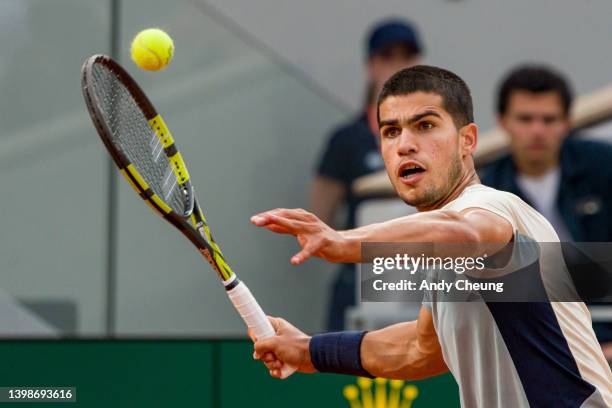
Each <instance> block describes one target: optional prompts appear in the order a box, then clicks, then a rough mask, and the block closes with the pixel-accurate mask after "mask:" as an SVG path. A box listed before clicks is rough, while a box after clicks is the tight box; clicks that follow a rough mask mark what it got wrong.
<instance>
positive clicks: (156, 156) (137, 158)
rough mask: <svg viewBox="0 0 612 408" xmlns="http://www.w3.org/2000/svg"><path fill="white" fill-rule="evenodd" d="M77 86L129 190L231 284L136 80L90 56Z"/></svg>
mask: <svg viewBox="0 0 612 408" xmlns="http://www.w3.org/2000/svg"><path fill="white" fill-rule="evenodd" d="M81 87H82V89H83V95H84V97H85V104H86V106H87V110H88V112H89V115H90V116H91V119H92V121H93V123H94V126H95V128H96V130H97V132H98V135H99V136H100V139H102V142H103V143H104V145H105V146H106V149H107V150H108V152H109V153H110V155H111V157H112V158H113V160H114V162H115V164H116V165H117V167H118V168H119V170H120V171H121V173H122V174H123V175H124V177H125V178H126V179H127V180H128V182H129V183H130V185H131V186H132V188H133V189H134V190H136V192H137V193H139V195H140V196H141V197H142V198H143V199H144V200H145V202H146V203H147V204H149V206H150V207H151V208H153V209H154V210H155V211H156V212H157V213H158V214H159V215H161V216H162V217H163V218H164V219H166V220H167V221H169V222H170V223H171V224H173V225H174V226H175V227H176V228H178V229H179V230H180V231H181V232H182V233H183V234H184V235H185V236H186V237H187V238H189V240H190V241H191V242H192V243H193V244H194V245H195V246H196V247H197V248H198V249H199V250H200V252H201V253H202V254H203V255H204V256H205V258H206V259H207V260H208V261H209V263H210V264H211V266H212V267H213V269H215V271H216V272H217V273H218V275H219V277H220V278H221V279H222V280H223V281H230V280H232V279H233V278H234V277H235V275H234V273H233V271H232V270H231V269H230V267H229V266H228V265H227V263H226V262H225V260H224V258H223V255H222V253H221V250H220V248H219V246H218V245H217V244H216V243H215V241H214V240H213V238H212V234H211V232H210V229H209V227H208V225H207V224H206V219H205V218H204V214H203V213H202V210H201V209H200V207H199V205H198V203H197V200H196V198H195V193H194V190H193V187H192V185H191V181H190V178H189V172H188V171H187V166H186V165H185V162H184V160H183V158H182V155H181V153H180V151H179V150H178V148H177V146H176V143H175V142H174V139H173V137H172V134H171V133H170V131H169V130H168V128H167V126H166V124H165V122H164V120H163V119H162V117H161V115H159V113H158V112H157V111H156V109H155V108H154V106H153V104H152V103H151V102H150V100H149V99H148V98H147V96H146V95H145V93H144V92H143V91H142V89H141V88H140V87H139V86H138V84H137V83H136V81H135V80H134V79H133V78H132V77H131V76H130V75H129V74H128V73H127V71H126V70H125V69H124V68H123V67H121V66H120V65H119V64H118V63H117V62H116V61H114V60H113V59H112V58H110V57H108V56H106V55H94V56H92V57H90V58H88V59H87V60H86V61H85V63H84V64H83V67H82V69H81Z"/></svg>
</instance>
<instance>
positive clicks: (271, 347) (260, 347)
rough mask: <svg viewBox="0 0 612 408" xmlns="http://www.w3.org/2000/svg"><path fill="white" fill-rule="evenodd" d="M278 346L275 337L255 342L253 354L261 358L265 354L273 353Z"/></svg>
mask: <svg viewBox="0 0 612 408" xmlns="http://www.w3.org/2000/svg"><path fill="white" fill-rule="evenodd" d="M277 346H278V339H277V337H276V336H272V337H268V338H267V339H261V340H257V341H256V342H255V353H256V355H258V356H263V355H264V354H266V353H274V351H275V350H276V347H277Z"/></svg>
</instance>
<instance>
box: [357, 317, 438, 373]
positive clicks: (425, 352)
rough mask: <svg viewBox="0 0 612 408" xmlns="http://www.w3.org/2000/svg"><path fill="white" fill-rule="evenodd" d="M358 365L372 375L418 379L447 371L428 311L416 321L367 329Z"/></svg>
mask: <svg viewBox="0 0 612 408" xmlns="http://www.w3.org/2000/svg"><path fill="white" fill-rule="evenodd" d="M361 364H362V366H363V368H364V369H365V370H366V371H367V372H369V373H370V374H372V375H373V376H375V377H382V378H395V379H402V380H419V379H423V378H427V377H432V376H435V375H439V374H443V373H445V372H447V371H448V367H447V366H446V363H445V362H444V358H443V356H442V349H441V348H440V343H439V341H438V336H437V334H436V331H435V328H434V325H433V320H432V315H431V311H430V310H429V309H427V308H425V307H422V308H421V311H420V312H419V318H418V320H416V321H412V322H406V323H399V324H395V325H393V326H389V327H385V328H384V329H380V330H376V331H373V332H369V333H367V334H366V335H365V337H364V338H363V342H362V343H361Z"/></svg>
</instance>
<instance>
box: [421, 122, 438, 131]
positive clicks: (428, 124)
mask: <svg viewBox="0 0 612 408" xmlns="http://www.w3.org/2000/svg"><path fill="white" fill-rule="evenodd" d="M417 127H418V129H419V130H431V129H433V128H434V127H435V126H434V124H433V123H432V122H429V121H427V120H424V121H422V122H419V124H418V125H417Z"/></svg>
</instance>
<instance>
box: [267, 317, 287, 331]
mask: <svg viewBox="0 0 612 408" xmlns="http://www.w3.org/2000/svg"><path fill="white" fill-rule="evenodd" d="M268 320H269V321H270V324H271V325H272V328H273V329H274V332H275V333H276V334H278V331H279V330H280V328H281V325H282V323H283V322H284V319H281V318H280V317H272V316H268Z"/></svg>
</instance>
